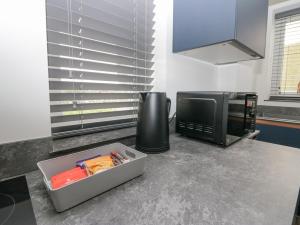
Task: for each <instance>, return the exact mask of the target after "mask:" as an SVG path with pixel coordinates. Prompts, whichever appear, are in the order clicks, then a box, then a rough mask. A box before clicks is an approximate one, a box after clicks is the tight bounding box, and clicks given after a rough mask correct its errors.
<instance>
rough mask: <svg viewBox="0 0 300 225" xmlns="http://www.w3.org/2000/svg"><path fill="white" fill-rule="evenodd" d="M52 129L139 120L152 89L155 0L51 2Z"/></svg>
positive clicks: (79, 130) (68, 131) (91, 128)
mask: <svg viewBox="0 0 300 225" xmlns="http://www.w3.org/2000/svg"><path fill="white" fill-rule="evenodd" d="M46 7H47V39H48V64H49V87H50V101H51V122H52V133H53V134H54V135H57V136H61V135H63V136H64V135H69V134H74V133H82V132H89V131H95V130H101V129H110V128H116V127H126V126H132V125H134V124H135V120H136V117H137V107H138V105H137V104H138V93H139V92H140V91H150V90H151V88H152V85H151V84H152V81H153V78H152V74H153V70H152V66H153V61H152V60H153V53H152V52H153V49H154V47H153V41H154V38H153V34H154V30H153V26H154V22H153V17H154V13H153V10H154V4H153V0H47V1H46Z"/></svg>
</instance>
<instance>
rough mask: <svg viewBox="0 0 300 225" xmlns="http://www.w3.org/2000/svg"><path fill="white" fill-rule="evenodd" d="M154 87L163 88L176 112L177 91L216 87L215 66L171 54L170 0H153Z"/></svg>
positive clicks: (171, 20)
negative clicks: (154, 32)
mask: <svg viewBox="0 0 300 225" xmlns="http://www.w3.org/2000/svg"><path fill="white" fill-rule="evenodd" d="M155 4H156V8H155V13H156V16H155V22H156V25H155V29H156V34H155V39H156V43H155V44H156V50H155V51H156V52H155V53H156V60H155V62H156V68H155V69H156V70H155V76H156V78H157V80H156V87H155V90H160V91H166V92H167V95H168V97H170V98H171V100H172V110H171V111H172V112H171V113H173V112H174V111H175V106H176V104H175V103H176V93H177V91H186V90H189V91H197V90H216V88H217V79H216V78H217V67H216V66H214V65H212V64H208V63H205V62H201V61H198V60H194V59H192V58H188V57H186V56H182V55H179V54H173V53H172V39H173V0H155Z"/></svg>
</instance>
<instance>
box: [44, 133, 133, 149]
mask: <svg viewBox="0 0 300 225" xmlns="http://www.w3.org/2000/svg"><path fill="white" fill-rule="evenodd" d="M135 136H136V128H135V127H130V128H123V129H116V130H110V131H103V132H98V133H93V134H86V135H81V136H75V137H69V138H63V139H56V140H53V149H52V151H51V152H50V154H59V153H66V152H72V151H80V150H85V149H88V148H94V147H97V146H101V145H104V144H109V143H112V142H117V141H120V142H122V140H123V141H124V140H125V139H130V138H134V137H135ZM133 144H134V143H133Z"/></svg>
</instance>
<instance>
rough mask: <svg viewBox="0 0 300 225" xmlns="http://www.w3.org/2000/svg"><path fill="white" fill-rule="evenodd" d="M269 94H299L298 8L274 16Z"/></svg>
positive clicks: (299, 31) (292, 95)
mask: <svg viewBox="0 0 300 225" xmlns="http://www.w3.org/2000/svg"><path fill="white" fill-rule="evenodd" d="M274 32H275V33H274V53H273V67H272V84H271V96H275V98H276V96H277V97H280V96H282V97H291V98H292V97H297V96H300V9H295V10H291V11H288V12H284V13H280V14H277V15H276V16H275V31H274Z"/></svg>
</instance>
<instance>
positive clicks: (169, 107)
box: [167, 98, 171, 115]
mask: <svg viewBox="0 0 300 225" xmlns="http://www.w3.org/2000/svg"><path fill="white" fill-rule="evenodd" d="M167 104H168V115H170V110H171V99H170V98H167Z"/></svg>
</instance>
